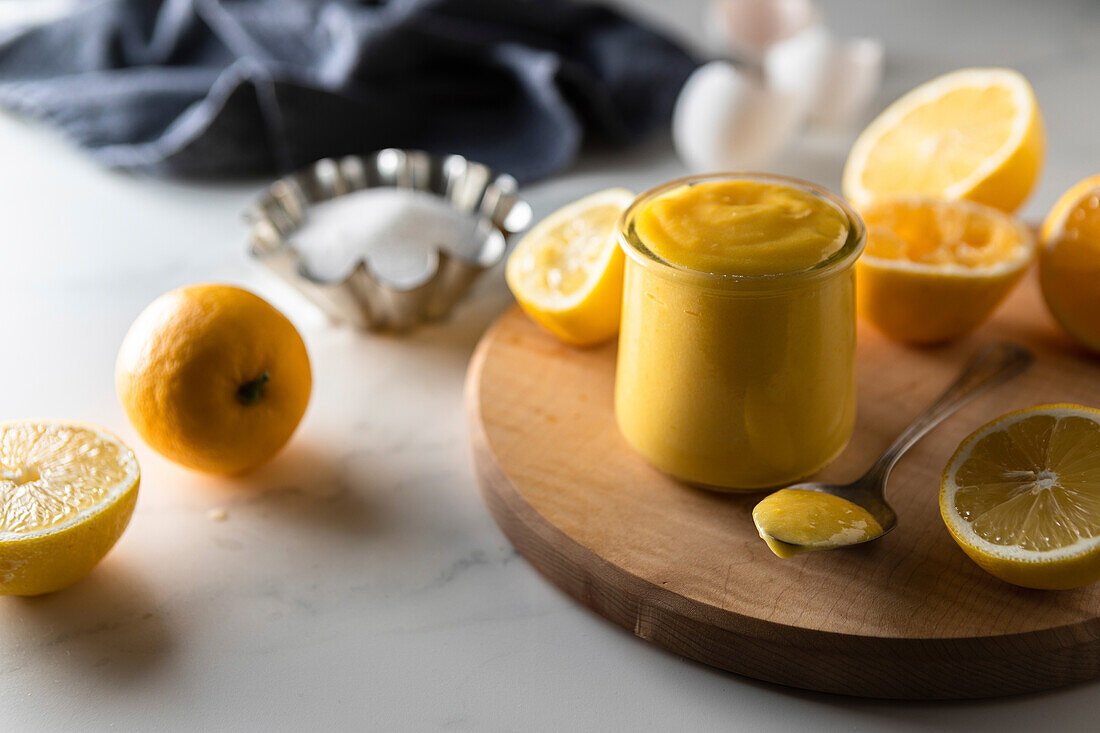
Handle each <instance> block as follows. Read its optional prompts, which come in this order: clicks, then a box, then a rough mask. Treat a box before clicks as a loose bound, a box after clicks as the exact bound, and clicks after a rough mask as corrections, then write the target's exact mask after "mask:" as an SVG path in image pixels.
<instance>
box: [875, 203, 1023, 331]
mask: <svg viewBox="0 0 1100 733" xmlns="http://www.w3.org/2000/svg"><path fill="white" fill-rule="evenodd" d="M860 213H861V214H862V215H863V220H864V222H865V223H866V224H867V247H866V249H864V252H863V256H862V257H861V258H860V259H859V261H858V262H857V265H856V306H857V309H858V310H859V313H860V315H862V316H863V317H864V318H866V319H867V320H868V321H869V322H870V323H871V324H872V325H874V326H875V327H876V328H878V329H879V330H880V331H882V332H883V333H884V334H886V335H887V336H889V337H891V338H893V339H896V340H898V341H902V342H905V343H913V344H931V343H938V342H942V341H949V340H951V339H955V338H959V337H961V336H964V335H966V334H968V333H970V332H971V331H973V330H974V329H975V328H977V327H978V326H980V325H981V324H982V323H983V322H984V321H985V320H986V319H987V318H989V316H990V315H991V314H992V313H993V311H994V310H995V309H996V307H997V305H998V304H999V303H1000V302H1001V301H1002V300H1004V298H1005V296H1006V295H1008V293H1009V292H1010V291H1011V290H1012V288H1013V286H1015V285H1016V283H1017V282H1019V280H1020V278H1021V277H1022V276H1023V274H1024V273H1025V272H1026V271H1027V268H1028V266H1029V265H1030V264H1031V262H1032V260H1033V259H1034V257H1035V237H1034V236H1032V233H1031V230H1030V229H1028V228H1027V227H1026V226H1025V225H1024V224H1023V223H1022V222H1020V221H1019V220H1018V219H1016V218H1015V217H1012V216H1009V215H1008V214H1005V213H1003V212H1001V211H998V210H996V209H993V208H990V207H988V206H982V205H981V204H975V203H973V202H970V201H943V200H940V199H934V198H923V197H904V198H886V199H882V200H880V201H878V202H877V203H873V204H871V205H870V206H867V207H865V208H864V209H863V210H862V211H861V212H860Z"/></svg>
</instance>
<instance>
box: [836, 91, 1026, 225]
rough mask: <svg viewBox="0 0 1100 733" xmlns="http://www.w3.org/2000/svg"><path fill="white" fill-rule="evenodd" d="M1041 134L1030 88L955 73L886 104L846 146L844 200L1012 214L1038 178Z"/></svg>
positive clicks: (862, 203) (859, 203)
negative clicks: (916, 198)
mask: <svg viewBox="0 0 1100 733" xmlns="http://www.w3.org/2000/svg"><path fill="white" fill-rule="evenodd" d="M1045 153H1046V133H1045V131H1044V128H1043V121H1042V116H1041V114H1040V111H1039V105H1038V103H1037V102H1036V100H1035V94H1034V92H1033V91H1032V89H1031V85H1030V84H1028V82H1027V80H1026V79H1025V78H1024V77H1023V76H1021V75H1020V74H1019V73H1017V72H1015V71H1012V70H1010V69H962V70H959V71H955V72H952V73H950V74H946V75H944V76H941V77H938V78H936V79H933V80H932V81H930V82H927V83H925V84H922V85H921V86H919V87H917V88H916V89H913V90H912V91H910V92H909V93H907V94H906V95H904V96H903V97H901V98H900V99H898V100H897V101H896V102H894V103H893V104H891V105H890V106H889V107H888V108H887V109H886V110H885V111H884V112H883V113H882V114H881V115H879V116H878V117H877V118H876V119H875V120H874V121H873V122H872V123H871V124H870V125H869V126H868V127H867V129H866V130H864V131H863V133H862V134H860V136H859V138H858V139H857V140H856V143H855V145H853V146H852V150H851V153H850V154H849V156H848V162H847V164H846V165H845V169H844V194H845V196H846V197H847V198H848V199H849V200H850V201H852V203H854V204H855V205H856V206H865V205H867V204H869V203H870V202H871V201H873V200H875V199H876V198H879V197H881V196H889V195H891V194H907V193H911V194H925V195H933V196H939V197H942V198H946V199H951V200H953V199H969V200H971V201H977V202H979V203H984V204H987V205H989V206H992V207H994V208H997V209H1000V210H1002V211H1006V212H1011V211H1015V210H1016V209H1017V208H1019V206H1020V204H1022V203H1023V202H1024V200H1025V199H1026V198H1027V196H1028V194H1029V193H1031V190H1032V188H1034V186H1035V183H1036V182H1037V181H1038V178H1039V171H1040V169H1041V167H1042V163H1043V158H1044V156H1045Z"/></svg>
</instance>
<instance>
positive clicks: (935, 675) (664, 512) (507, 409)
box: [466, 277, 1100, 699]
mask: <svg viewBox="0 0 1100 733" xmlns="http://www.w3.org/2000/svg"><path fill="white" fill-rule="evenodd" d="M995 338H1011V339H1014V340H1017V341H1020V342H1022V343H1025V344H1027V345H1028V346H1030V347H1031V348H1033V349H1034V350H1035V351H1036V353H1037V355H1038V360H1037V363H1036V365H1035V366H1034V367H1033V368H1032V370H1031V371H1030V372H1029V373H1028V374H1026V375H1025V376H1023V377H1020V378H1018V379H1016V380H1015V381H1013V382H1011V383H1009V384H1007V385H1004V386H1001V387H998V388H997V389H996V390H994V391H992V392H990V393H988V394H987V395H985V396H983V397H981V398H979V399H978V400H977V401H976V402H974V403H971V404H970V405H968V406H967V407H965V408H963V410H961V411H960V412H959V413H957V414H956V415H954V416H953V417H951V418H949V419H948V420H947V421H946V422H945V423H944V424H943V425H941V426H940V427H939V428H937V429H936V430H934V431H933V432H932V433H931V434H930V435H929V436H928V437H926V438H925V439H924V440H923V441H922V442H921V443H920V444H918V445H917V446H916V447H915V448H914V449H913V450H912V451H911V452H910V453H909V454H908V455H907V456H906V457H905V458H904V459H902V462H901V463H900V464H899V465H898V467H897V469H896V470H895V472H894V475H893V476H892V477H891V480H890V485H889V487H888V491H887V493H888V497H889V499H890V501H891V503H892V504H893V505H894V507H895V508H896V510H897V512H898V516H899V524H898V527H897V529H895V530H894V531H893V532H891V533H890V534H888V535H887V536H886V537H884V538H883V539H882V540H879V541H877V542H872V543H869V544H867V545H864V546H861V547H856V548H852V549H847V550H839V551H834V552H827V553H808V554H806V555H801V556H798V557H796V558H793V559H790V560H780V559H778V558H776V557H774V556H773V555H772V554H771V553H770V552H769V551H768V549H767V547H766V546H765V545H764V543H763V542H762V541H761V540H760V539H759V538H758V537H757V535H756V531H755V528H754V527H753V524H752V519H751V516H750V514H751V511H752V507H753V506H754V504H755V503H756V502H757V501H759V499H760V497H761V494H751V495H744V496H738V495H723V494H716V493H711V492H707V491H703V490H700V489H694V488H691V487H688V486H686V485H684V484H681V483H679V482H677V481H675V480H674V479H671V478H669V477H667V476H664V475H662V474H660V473H659V472H657V471H656V470H654V469H652V468H651V467H650V466H649V465H648V464H646V463H645V462H644V461H643V460H642V459H641V458H640V457H638V456H637V455H636V454H634V453H633V452H632V451H631V450H630V448H629V447H628V446H627V445H626V443H625V441H624V440H623V438H622V437H621V436H620V434H619V431H618V429H617V427H616V425H615V421H614V415H613V413H612V388H613V382H614V371H615V347H614V345H609V346H605V347H602V348H598V349H592V350H577V349H572V348H570V347H568V346H565V345H563V344H561V343H560V342H558V341H556V340H554V339H553V338H552V337H550V336H547V335H545V334H543V333H542V332H541V331H539V330H538V329H537V328H536V327H535V326H534V325H532V324H531V323H530V322H529V321H528V320H527V319H526V318H525V317H524V316H523V314H522V313H521V312H520V311H519V310H518V309H515V308H513V309H512V310H510V311H509V312H507V313H505V314H504V315H503V316H502V317H501V318H500V319H499V321H498V322H497V323H496V324H495V325H494V326H493V327H492V328H491V329H490V331H489V332H488V333H487V334H486V335H485V337H484V338H483V340H482V342H481V343H480V345H479V346H478V349H477V351H476V353H475V355H474V357H473V360H472V362H471V364H470V369H469V373H468V376H467V384H466V406H467V412H468V418H469V423H470V431H471V441H472V449H473V462H474V468H475V471H476V473H477V478H478V482H479V484H480V487H481V490H482V495H483V497H484V499H485V502H486V504H487V506H488V508H489V510H490V512H491V513H492V515H493V517H494V518H495V519H496V521H497V523H498V524H499V525H500V527H501V529H502V530H503V531H504V533H505V534H506V535H507V536H508V538H509V540H510V541H511V542H512V543H513V544H514V545H515V546H516V548H517V550H518V551H519V552H520V553H521V554H523V555H524V556H525V557H526V558H527V560H528V561H529V562H530V563H531V564H532V565H533V566H534V567H535V568H537V569H538V570H539V571H540V572H541V573H543V574H544V575H545V576H546V577H547V578H549V579H550V580H551V581H553V582H554V583H556V584H557V585H558V586H560V587H561V588H562V589H564V590H565V591H566V592H567V593H569V594H570V595H572V596H573V597H575V598H576V599H578V600H579V601H581V602H582V603H583V604H585V605H586V606H588V607H589V608H591V609H593V610H594V611H596V612H597V613H599V614H601V615H603V616H605V617H607V618H608V619H610V620H612V621H614V622H615V623H617V624H619V625H620V626H623V627H625V628H627V629H629V630H631V631H633V632H634V633H635V634H636V635H637V636H639V637H641V638H643V639H646V640H648V641H651V642H653V643H656V644H659V645H661V646H664V647H666V648H668V649H670V650H672V651H674V652H676V653H679V654H682V655H684V656H687V657H691V658H693V659H696V660H699V661H701V662H704V663H707V664H710V665H713V666H716V667H720V668H723V669H727V670H730V671H733V672H738V673H741V674H745V675H748V676H751V677H755V678H758V679H763V680H769V681H772V682H778V683H782V684H785V685H791V686H795V687H803V688H808V689H814V690H822V691H826V692H837V693H845V694H851V695H860V696H868V697H887V698H922V699H928V698H957V697H988V696H996V695H1007V694H1014V693H1021V692H1028V691H1034V690H1040V689H1047V688H1051V687H1056V686H1060V685H1064V684H1068V683H1071V682H1078V681H1082V680H1088V679H1093V678H1096V677H1100V586H1094V587H1090V588H1084V589H1080V590H1076V591H1060V592H1059V591H1034V590H1026V589H1023V588H1016V587H1014V586H1011V585H1008V584H1006V583H1003V582H1001V581H999V580H997V579H995V578H993V577H991V576H989V575H987V574H986V573H984V572H983V571H982V570H980V569H979V568H978V567H977V566H976V565H974V564H973V563H972V562H971V561H970V560H969V559H968V558H967V557H966V556H965V555H964V554H963V553H962V551H961V550H960V549H959V548H958V547H957V546H956V545H955V543H954V542H953V541H952V540H951V537H950V536H949V535H948V533H947V530H946V529H945V528H944V526H943V523H942V521H941V519H940V516H939V508H938V503H937V492H938V490H939V475H940V472H941V470H942V469H943V466H944V464H945V463H946V462H947V459H948V458H949V457H950V455H951V454H952V452H953V451H954V449H955V447H956V446H957V445H958V443H959V442H960V441H961V440H962V439H963V438H964V437H965V436H966V435H968V434H969V433H970V432H971V431H973V430H974V429H976V428H977V427H979V426H980V425H982V424H984V423H985V422H987V421H989V420H991V419H993V418H994V417H996V416H998V415H1000V414H1002V413H1005V412H1008V411H1009V410H1015V409H1019V408H1023V407H1028V406H1031V405H1036V404H1041V403H1047V402H1079V403H1083V404H1088V405H1097V404H1098V403H1100V381H1098V380H1100V362H1098V361H1097V360H1096V359H1095V358H1093V357H1090V356H1088V355H1087V354H1085V353H1084V352H1082V351H1081V350H1079V349H1078V348H1077V347H1075V346H1074V345H1073V344H1072V343H1071V342H1070V341H1069V340H1068V339H1067V338H1066V337H1064V336H1063V335H1062V334H1061V333H1060V332H1059V331H1058V330H1057V328H1056V327H1055V325H1054V322H1053V321H1052V320H1051V319H1050V317H1049V315H1048V314H1047V312H1046V309H1045V307H1044V306H1043V303H1042V301H1041V297H1040V295H1039V292H1038V286H1037V284H1036V281H1035V278H1033V277H1030V278H1028V279H1027V280H1025V282H1024V283H1023V284H1022V285H1021V287H1020V288H1018V289H1017V291H1016V292H1015V293H1014V294H1013V296H1012V297H1011V298H1010V299H1009V301H1008V302H1007V303H1005V304H1004V306H1002V308H1001V309H1000V310H999V311H998V313H997V314H996V316H995V318H994V320H993V321H992V322H990V323H989V324H986V326H984V327H983V328H982V329H980V330H979V331H978V333H976V334H975V335H974V336H972V337H971V338H969V339H968V340H966V341H964V342H962V343H958V344H954V345H951V346H946V347H940V348H932V349H919V350H918V349H911V348H907V347H904V346H901V345H898V344H894V343H892V342H890V341H888V340H886V339H884V338H883V337H881V336H880V335H879V334H877V333H876V332H874V331H873V330H872V329H871V328H868V327H866V326H865V324H862V323H861V324H860V331H859V346H858V377H857V378H858V383H859V414H858V418H857V426H856V433H855V435H854V436H853V439H852V442H851V444H850V445H849V447H848V448H847V450H845V452H844V453H843V454H842V455H841V457H840V458H839V459H838V460H837V461H836V462H834V463H833V464H832V465H831V466H829V467H828V468H826V469H825V470H824V471H822V472H821V473H820V474H818V475H817V477H815V478H820V479H823V480H842V481H847V480H851V479H852V478H854V477H856V476H857V475H859V474H860V473H861V472H862V471H863V470H864V469H866V468H867V467H868V466H869V465H870V463H871V462H872V460H873V459H874V458H875V457H877V455H878V454H879V453H880V452H881V451H882V450H883V449H884V448H885V447H886V446H887V445H888V444H889V443H890V441H891V440H892V439H893V438H894V437H895V436H896V435H897V434H898V433H899V432H900V431H901V430H902V429H903V428H904V427H905V426H906V425H907V424H908V423H909V422H910V421H911V420H912V419H913V418H914V417H915V416H916V415H917V414H918V413H919V412H921V411H922V410H923V409H924V408H925V407H926V406H927V405H928V404H929V403H930V402H931V401H932V399H933V398H934V397H935V396H936V395H937V394H938V393H939V392H940V390H941V389H942V388H943V387H944V386H946V384H947V383H948V382H950V380H951V379H952V377H953V376H954V375H955V373H956V372H957V370H958V369H959V368H960V367H961V365H962V364H963V362H964V361H965V360H966V358H967V357H968V356H969V355H970V354H971V353H972V352H973V351H974V350H975V349H976V348H978V346H979V345H981V344H982V343H985V342H987V341H989V340H992V339H995Z"/></svg>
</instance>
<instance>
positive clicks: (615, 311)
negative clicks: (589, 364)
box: [505, 188, 634, 346]
mask: <svg viewBox="0 0 1100 733" xmlns="http://www.w3.org/2000/svg"><path fill="white" fill-rule="evenodd" d="M633 200H634V194H633V193H632V192H630V191H627V190H625V189H621V188H612V189H607V190H605V191H600V192H598V193H594V194H592V195H590V196H586V197H585V198H583V199H581V200H580V201H576V202H574V203H572V204H569V205H568V206H565V207H563V208H561V209H559V210H557V211H555V212H554V213H552V214H551V215H550V216H548V217H546V218H545V219H543V220H542V221H541V222H540V223H539V224H538V225H536V226H535V228H534V229H532V230H531V231H530V232H528V233H527V234H526V235H525V236H524V237H523V239H522V240H520V242H519V244H517V245H516V248H515V250H514V251H513V252H512V254H511V256H509V258H508V264H507V266H506V267H505V278H506V280H507V281H508V287H509V288H510V289H511V291H512V294H513V295H514V296H515V298H516V301H517V302H518V303H519V304H520V307H522V308H523V310H524V311H525V312H526V313H527V314H528V315H529V316H530V317H531V319H532V320H533V321H535V322H536V323H538V324H539V325H540V326H542V327H543V328H545V329H546V330H547V331H549V332H550V333H552V334H554V335H555V336H557V337H558V338H560V339H562V340H563V341H565V342H567V343H570V344H574V345H577V346H587V345H592V344H597V343H600V342H602V341H606V340H608V339H610V338H612V337H614V336H615V335H616V334H617V333H618V332H619V314H620V310H621V307H622V296H623V262H624V259H623V258H624V255H623V253H622V251H621V250H620V249H619V246H618V241H617V237H618V223H619V217H620V216H621V215H622V213H623V211H625V210H626V208H627V207H628V206H629V205H630V203H631V202H632V201H633Z"/></svg>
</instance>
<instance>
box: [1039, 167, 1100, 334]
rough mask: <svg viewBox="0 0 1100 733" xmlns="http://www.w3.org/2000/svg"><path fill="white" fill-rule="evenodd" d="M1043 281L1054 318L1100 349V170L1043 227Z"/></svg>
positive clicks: (1064, 198) (1072, 191) (1067, 195)
mask: <svg viewBox="0 0 1100 733" xmlns="http://www.w3.org/2000/svg"><path fill="white" fill-rule="evenodd" d="M1041 236H1042V238H1043V246H1042V248H1041V249H1040V250H1039V284H1040V285H1041V286H1042V289H1043V297H1044V298H1045V299H1046V302H1047V306H1048V307H1049V308H1050V312H1051V313H1052V314H1053V315H1054V318H1055V319H1056V320H1057V321H1058V323H1060V324H1061V325H1062V327H1063V328H1064V329H1066V331H1067V332H1068V333H1069V334H1070V335H1071V336H1073V337H1074V338H1075V339H1077V341H1079V342H1080V343H1081V344H1082V345H1084V346H1086V347H1088V348H1089V349H1092V350H1093V351H1095V352H1098V353H1100V174H1097V175H1094V176H1089V177H1088V178H1086V179H1085V180H1083V181H1081V182H1079V183H1078V184H1077V185H1075V186H1074V187H1073V188H1071V189H1070V190H1068V191H1066V192H1065V193H1064V194H1063V195H1062V198H1060V199H1058V203H1056V204H1055V205H1054V208H1053V209H1051V211H1050V214H1048V215H1047V218H1046V220H1045V221H1044V222H1043V228H1042V231H1041Z"/></svg>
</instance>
